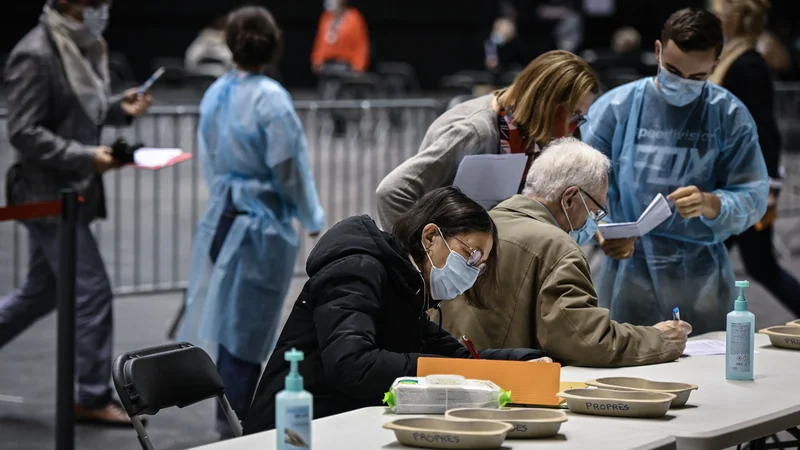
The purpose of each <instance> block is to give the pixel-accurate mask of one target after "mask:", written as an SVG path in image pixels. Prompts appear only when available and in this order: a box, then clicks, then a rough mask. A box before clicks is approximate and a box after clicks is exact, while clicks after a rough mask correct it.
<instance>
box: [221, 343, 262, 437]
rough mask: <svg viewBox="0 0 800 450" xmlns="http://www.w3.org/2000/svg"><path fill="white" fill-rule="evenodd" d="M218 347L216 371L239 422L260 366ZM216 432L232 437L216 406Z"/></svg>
mask: <svg viewBox="0 0 800 450" xmlns="http://www.w3.org/2000/svg"><path fill="white" fill-rule="evenodd" d="M218 347H219V348H218V350H217V351H218V355H217V371H219V374H220V376H221V377H222V383H223V384H224V385H225V396H226V397H228V401H229V402H230V404H231V408H233V410H234V411H235V412H236V415H237V416H238V417H239V420H241V421H244V418H245V416H246V415H247V411H248V410H249V409H250V402H251V401H252V400H253V395H254V394H255V392H256V387H257V386H258V378H259V376H260V375H261V364H254V363H251V362H249V361H245V360H242V359H239V358H237V357H235V356H233V355H231V354H230V352H229V351H228V350H227V349H225V347H223V346H222V345H219V346H218ZM217 431H218V432H219V433H220V434H221V435H222V436H223V437H231V436H232V435H233V431H232V430H231V429H230V425H228V419H226V418H225V413H224V412H223V411H222V408H221V407H220V406H219V405H217Z"/></svg>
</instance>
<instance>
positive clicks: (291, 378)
mask: <svg viewBox="0 0 800 450" xmlns="http://www.w3.org/2000/svg"><path fill="white" fill-rule="evenodd" d="M284 358H285V359H286V361H289V364H290V365H291V368H290V369H289V374H288V375H286V390H287V391H291V392H300V391H302V390H303V377H302V376H300V370H299V368H298V363H299V362H300V361H302V360H303V352H301V351H298V350H297V349H295V348H294V347H292V349H291V350H289V351H288V352H286V354H285V355H284Z"/></svg>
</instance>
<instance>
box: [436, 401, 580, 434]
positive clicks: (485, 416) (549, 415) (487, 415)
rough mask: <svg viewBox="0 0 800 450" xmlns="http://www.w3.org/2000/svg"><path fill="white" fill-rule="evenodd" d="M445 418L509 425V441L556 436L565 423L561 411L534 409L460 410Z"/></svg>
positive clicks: (565, 418)
mask: <svg viewBox="0 0 800 450" xmlns="http://www.w3.org/2000/svg"><path fill="white" fill-rule="evenodd" d="M444 416H445V418H448V419H456V420H492V421H498V422H505V423H508V424H511V425H512V426H513V427H514V429H513V430H511V431H509V432H508V438H509V439H539V438H546V437H552V436H555V435H557V434H558V430H560V429H561V424H562V423H564V422H566V421H567V415H566V414H565V413H564V412H563V411H557V410H553V409H536V408H503V409H485V408H460V409H451V410H450V411H447V412H446V413H445V415H444Z"/></svg>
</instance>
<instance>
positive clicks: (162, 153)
mask: <svg viewBox="0 0 800 450" xmlns="http://www.w3.org/2000/svg"><path fill="white" fill-rule="evenodd" d="M190 159H192V154H191V153H188V152H184V151H183V150H181V149H179V148H147V147H143V148H140V149H138V150H136V151H135V152H133V166H134V167H136V168H139V169H149V170H159V169H163V168H164V167H170V166H174V165H176V164H180V163H182V162H184V161H188V160H190Z"/></svg>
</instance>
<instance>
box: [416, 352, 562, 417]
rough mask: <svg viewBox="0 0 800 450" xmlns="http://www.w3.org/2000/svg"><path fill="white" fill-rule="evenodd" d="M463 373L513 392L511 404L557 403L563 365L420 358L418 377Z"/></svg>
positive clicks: (467, 376) (544, 404) (548, 404)
mask: <svg viewBox="0 0 800 450" xmlns="http://www.w3.org/2000/svg"><path fill="white" fill-rule="evenodd" d="M428 375H461V376H463V377H465V378H471V379H474V380H489V381H492V382H494V383H495V384H497V385H498V386H500V387H501V388H503V389H505V390H506V391H511V403H514V404H519V405H537V406H558V404H559V403H560V402H561V400H560V399H559V398H558V397H557V396H556V394H558V392H559V391H560V388H561V364H558V363H533V362H522V361H497V360H491V359H460V358H419V360H418V362H417V376H418V377H426V376H428Z"/></svg>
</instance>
